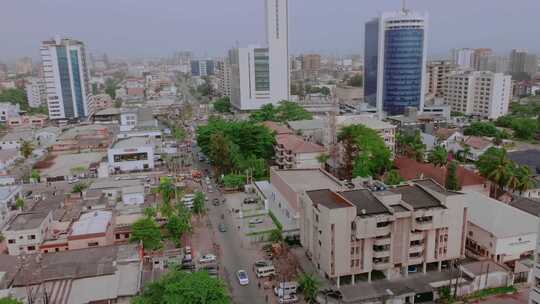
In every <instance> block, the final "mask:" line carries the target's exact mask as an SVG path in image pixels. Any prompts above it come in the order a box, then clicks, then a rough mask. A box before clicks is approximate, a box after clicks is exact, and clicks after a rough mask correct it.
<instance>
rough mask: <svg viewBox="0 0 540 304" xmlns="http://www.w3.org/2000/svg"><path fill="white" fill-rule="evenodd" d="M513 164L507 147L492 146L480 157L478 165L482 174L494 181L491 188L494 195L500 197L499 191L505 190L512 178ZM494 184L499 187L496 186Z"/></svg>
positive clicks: (491, 193)
mask: <svg viewBox="0 0 540 304" xmlns="http://www.w3.org/2000/svg"><path fill="white" fill-rule="evenodd" d="M511 166H513V164H512V161H511V160H510V159H509V158H508V154H507V153H506V150H505V149H499V148H495V147H491V148H489V149H488V150H487V151H486V152H485V153H484V154H482V155H481V156H480V157H479V158H478V161H477V162H476V167H477V168H478V171H479V172H480V175H482V176H484V177H485V178H487V179H489V180H490V181H491V182H492V187H491V189H490V195H491V196H492V197H495V198H497V197H499V193H502V192H504V188H505V187H506V186H507V185H508V183H509V181H510V180H511V179H512V177H511V174H512V173H513V170H512V169H511ZM493 185H496V186H497V187H496V188H494V187H493Z"/></svg>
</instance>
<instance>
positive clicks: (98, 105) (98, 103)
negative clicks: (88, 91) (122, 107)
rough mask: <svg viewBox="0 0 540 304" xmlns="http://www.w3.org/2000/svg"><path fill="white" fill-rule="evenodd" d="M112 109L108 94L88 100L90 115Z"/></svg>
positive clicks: (94, 96) (111, 101)
mask: <svg viewBox="0 0 540 304" xmlns="http://www.w3.org/2000/svg"><path fill="white" fill-rule="evenodd" d="M112 107H113V100H112V98H111V96H109V94H96V95H92V96H91V97H90V98H89V99H88V108H89V111H90V114H91V115H92V114H94V113H96V112H98V111H100V110H104V109H108V108H112Z"/></svg>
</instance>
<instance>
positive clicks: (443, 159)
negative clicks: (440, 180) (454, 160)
mask: <svg viewBox="0 0 540 304" xmlns="http://www.w3.org/2000/svg"><path fill="white" fill-rule="evenodd" d="M428 161H429V162H430V163H432V164H433V165H434V166H435V167H445V166H446V164H447V163H448V151H446V149H445V148H444V147H443V146H436V147H435V148H434V149H433V151H431V152H430V153H429V156H428Z"/></svg>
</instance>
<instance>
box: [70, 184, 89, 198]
mask: <svg viewBox="0 0 540 304" xmlns="http://www.w3.org/2000/svg"><path fill="white" fill-rule="evenodd" d="M86 188H88V185H87V184H86V183H82V182H81V183H76V184H75V185H73V188H72V189H71V193H79V194H81V195H82V193H83V191H84V190H85V189H86Z"/></svg>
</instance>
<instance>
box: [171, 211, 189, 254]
mask: <svg viewBox="0 0 540 304" xmlns="http://www.w3.org/2000/svg"><path fill="white" fill-rule="evenodd" d="M165 228H166V229H167V231H168V232H169V238H170V239H171V240H172V241H173V242H174V243H175V245H176V246H179V245H180V240H181V238H182V236H183V235H184V233H187V232H191V229H192V228H191V214H190V212H189V211H188V210H187V209H186V208H185V207H184V206H178V208H177V210H176V212H173V213H171V214H170V215H169V216H168V218H167V224H165Z"/></svg>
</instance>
